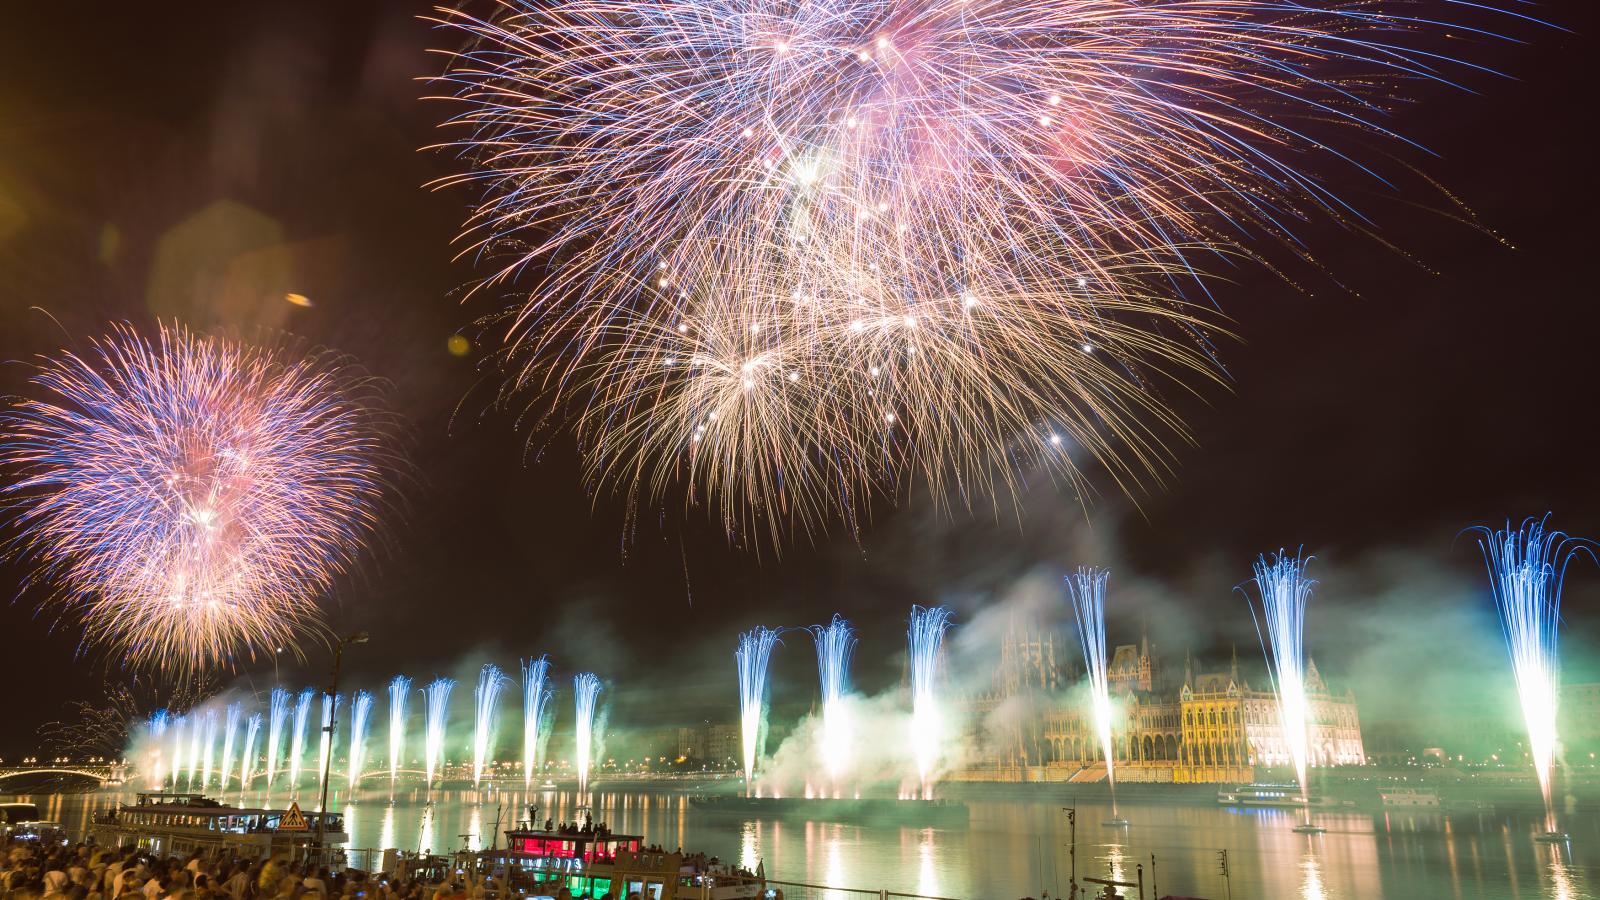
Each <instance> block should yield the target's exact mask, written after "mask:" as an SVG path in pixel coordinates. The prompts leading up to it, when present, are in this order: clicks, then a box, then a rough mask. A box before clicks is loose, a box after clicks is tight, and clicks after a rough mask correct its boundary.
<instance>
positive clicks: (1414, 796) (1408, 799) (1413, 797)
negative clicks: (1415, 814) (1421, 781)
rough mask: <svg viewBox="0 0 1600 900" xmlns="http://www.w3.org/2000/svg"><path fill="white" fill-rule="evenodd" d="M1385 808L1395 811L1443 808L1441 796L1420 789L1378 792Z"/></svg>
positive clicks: (1407, 788)
mask: <svg viewBox="0 0 1600 900" xmlns="http://www.w3.org/2000/svg"><path fill="white" fill-rule="evenodd" d="M1378 798H1379V799H1380V800H1382V801H1383V805H1384V806H1385V807H1389V808H1394V809H1438V808H1439V807H1441V806H1443V804H1442V803H1441V802H1440V801H1439V795H1438V794H1436V793H1434V792H1433V791H1425V790H1422V789H1420V788H1409V787H1396V788H1385V789H1383V790H1381V791H1379V792H1378Z"/></svg>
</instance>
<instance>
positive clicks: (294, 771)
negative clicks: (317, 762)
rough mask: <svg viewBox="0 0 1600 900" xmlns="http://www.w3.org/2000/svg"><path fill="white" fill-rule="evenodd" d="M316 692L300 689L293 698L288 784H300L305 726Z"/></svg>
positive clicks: (309, 717) (303, 759) (309, 718)
mask: <svg viewBox="0 0 1600 900" xmlns="http://www.w3.org/2000/svg"><path fill="white" fill-rule="evenodd" d="M316 696H317V692H316V691H314V690H312V689H311V688H306V689H305V690H303V691H301V692H300V694H299V696H297V697H295V700H294V732H293V733H292V734H291V735H290V737H289V784H290V785H293V786H295V787H299V785H300V766H301V765H302V763H303V762H304V761H305V753H306V726H307V724H309V723H310V721H311V701H312V700H314V699H316Z"/></svg>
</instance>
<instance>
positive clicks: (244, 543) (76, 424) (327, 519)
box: [0, 325, 389, 672]
mask: <svg viewBox="0 0 1600 900" xmlns="http://www.w3.org/2000/svg"><path fill="white" fill-rule="evenodd" d="M31 385H32V389H33V391H32V392H33V394H34V396H33V397H32V398H30V399H23V400H20V401H17V402H15V403H14V404H12V405H11V406H10V407H9V408H8V409H6V410H5V411H4V412H3V413H0V434H3V435H4V437H3V438H0V467H3V468H4V469H6V470H8V471H9V473H10V477H8V478H7V479H5V480H4V481H3V482H0V495H3V496H4V497H6V498H9V506H11V507H12V510H13V512H14V513H15V521H16V525H17V526H18V528H19V532H20V533H19V535H18V536H17V538H16V539H15V540H14V541H13V544H12V546H13V547H14V548H16V549H17V550H18V551H20V552H21V553H23V554H24V555H27V556H30V557H32V558H33V559H34V560H35V561H36V562H37V563H38V564H39V565H40V567H41V569H42V574H43V576H44V578H46V579H47V580H48V581H49V582H50V583H51V584H53V585H54V590H53V592H52V594H51V599H50V600H48V601H46V602H47V603H48V604H50V605H51V606H53V607H55V608H58V609H61V610H62V611H63V612H65V613H66V614H68V615H70V616H72V617H74V618H76V619H78V620H80V621H81V622H82V623H83V626H84V640H85V641H86V642H87V643H90V644H95V645H103V646H106V647H108V648H113V649H114V650H115V651H116V652H117V653H119V654H120V657H121V658H122V659H124V660H125V661H126V662H127V663H128V664H129V665H132V666H149V667H157V668H163V669H173V670H180V671H191V672H192V671H198V670H202V669H208V668H217V667H232V666H233V665H234V664H235V661H236V660H237V659H238V658H239V657H241V656H244V657H250V658H253V657H254V655H255V654H256V652H257V651H258V650H262V651H264V652H266V653H271V652H273V648H277V647H282V646H285V645H290V646H292V645H295V644H296V643H297V642H296V641H295V636H296V635H297V634H300V633H302V632H304V631H306V630H308V629H316V628H318V627H319V622H320V614H319V612H318V608H317V598H318V596H319V595H321V594H322V593H324V592H325V591H326V590H327V589H328V588H329V587H330V585H331V584H332V583H333V580H334V579H335V578H336V577H337V576H338V575H339V574H341V573H343V572H345V571H347V570H348V569H349V568H350V567H351V565H353V563H354V562H355V559H356V556H357V554H358V552H359V551H360V549H361V548H362V546H363V545H364V543H365V542H366V540H367V539H368V538H369V537H370V536H371V534H372V533H373V532H374V530H375V528H376V526H377V521H378V514H379V512H380V505H381V498H382V494H383V485H384V480H385V471H386V468H387V461H388V457H387V456H386V452H387V451H386V450H385V444H386V443H387V436H388V433H389V422H388V419H387V416H385V415H384V414H381V413H378V412H375V410H376V409H377V406H376V405H375V404H374V403H373V402H372V401H373V400H375V399H376V391H375V384H374V382H372V381H371V380H370V379H364V378H360V377H357V376H356V375H355V374H354V370H353V369H352V367H351V366H349V365H348V364H347V363H346V362H344V361H343V360H341V359H339V358H337V357H334V356H331V355H328V354H321V355H314V356H311V357H309V358H303V357H299V356H296V355H294V354H292V353H290V352H289V351H288V350H287V349H283V348H273V347H258V346H251V345H247V344H244V343H241V342H237V341H233V340H228V339H224V338H217V337H202V336H199V335H196V334H194V333H192V332H190V331H187V330H186V329H184V328H182V327H181V326H176V325H174V326H170V327H169V326H163V327H161V329H160V330H159V333H158V334H157V336H156V338H155V339H154V340H153V341H152V340H150V339H148V338H146V337H144V336H142V335H140V334H139V333H137V332H136V331H135V330H134V329H133V328H132V327H129V326H122V327H118V328H117V329H115V330H114V331H112V332H111V334H109V335H108V336H106V337H105V338H103V339H101V340H98V341H96V342H94V343H92V344H91V345H90V352H88V353H86V354H81V355H80V354H78V353H73V352H64V353H61V354H59V355H57V356H55V357H51V358H46V359H44V360H43V361H42V362H40V363H39V365H38V366H37V367H36V369H35V370H34V373H33V375H32V379H31Z"/></svg>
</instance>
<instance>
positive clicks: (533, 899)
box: [460, 823, 781, 900]
mask: <svg viewBox="0 0 1600 900" xmlns="http://www.w3.org/2000/svg"><path fill="white" fill-rule="evenodd" d="M547 824H548V823H547ZM505 834H506V842H507V844H508V848H507V849H505V850H486V851H483V852H481V853H479V854H478V855H477V860H476V864H477V865H478V866H479V872H478V874H479V875H481V876H486V877H483V879H482V883H484V884H485V886H486V890H487V892H488V893H491V894H493V895H495V896H496V897H514V898H529V900H541V898H553V897H555V896H556V894H558V893H559V892H560V891H561V889H562V888H566V889H567V890H568V891H570V892H571V894H572V896H573V897H575V898H579V897H583V898H612V900H620V898H625V897H630V896H636V897H641V898H649V900H745V898H757V897H762V898H771V897H780V896H781V893H779V892H777V891H771V892H769V891H768V890H767V885H766V875H765V873H764V870H763V869H762V868H761V867H760V866H757V869H756V871H755V872H749V871H744V870H740V869H738V868H736V867H734V866H731V865H728V864H726V863H722V862H720V861H718V860H716V859H715V858H710V859H708V858H706V857H705V856H704V854H687V853H684V852H683V851H681V850H676V851H672V852H666V851H663V850H658V849H650V848H648V847H646V846H645V844H644V839H643V838H642V837H641V836H640V835H636V834H617V833H615V832H612V831H610V830H608V829H607V828H606V827H605V826H604V825H600V826H598V827H595V826H592V825H585V826H584V827H582V828H579V827H576V826H572V825H568V826H564V827H555V828H549V827H547V828H536V827H531V826H526V825H525V826H523V827H519V828H513V829H511V830H509V831H507V832H506V833H505ZM460 874H465V873H464V872H462V873H460Z"/></svg>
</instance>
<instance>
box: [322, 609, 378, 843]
mask: <svg viewBox="0 0 1600 900" xmlns="http://www.w3.org/2000/svg"><path fill="white" fill-rule="evenodd" d="M367 640H368V635H367V633H366V632H365V631H358V632H356V633H355V634H352V635H350V636H349V637H347V638H345V639H343V640H341V641H339V645H338V646H336V647H334V648H333V680H332V681H331V682H330V683H329V684H328V692H327V697H328V721H326V722H324V723H322V730H323V732H324V733H326V734H327V735H328V755H327V756H325V757H323V760H322V801H321V802H320V803H318V804H317V858H318V859H319V860H320V859H322V857H323V850H324V849H325V848H324V846H323V840H324V838H325V837H326V835H327V829H328V770H329V768H331V767H332V766H333V723H334V721H335V720H336V719H337V718H338V716H337V715H336V713H337V710H335V709H334V706H333V704H334V698H336V697H338V696H339V664H340V663H341V662H343V661H344V648H346V647H348V646H350V645H351V644H365V643H366V642H367Z"/></svg>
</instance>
